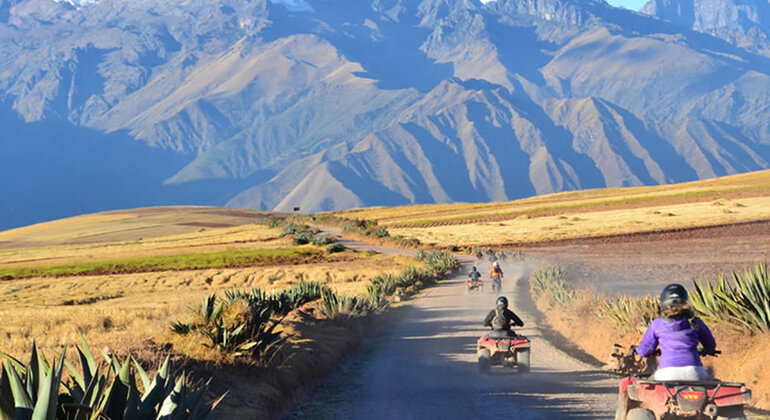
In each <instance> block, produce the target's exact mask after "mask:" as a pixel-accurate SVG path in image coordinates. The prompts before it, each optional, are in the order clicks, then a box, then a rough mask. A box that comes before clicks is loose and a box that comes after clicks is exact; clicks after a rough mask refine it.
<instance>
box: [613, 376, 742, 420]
mask: <svg viewBox="0 0 770 420" xmlns="http://www.w3.org/2000/svg"><path fill="white" fill-rule="evenodd" d="M619 401H620V404H619V406H618V410H617V412H616V413H615V420H668V419H698V420H706V419H710V420H745V419H746V416H745V415H744V414H743V407H744V406H745V405H746V404H748V402H749V401H751V390H749V389H747V388H746V386H745V385H744V384H742V383H735V382H721V381H718V380H710V381H665V382H663V381H655V380H651V379H644V378H641V377H635V376H630V377H627V378H624V379H623V380H622V381H620V388H619Z"/></svg>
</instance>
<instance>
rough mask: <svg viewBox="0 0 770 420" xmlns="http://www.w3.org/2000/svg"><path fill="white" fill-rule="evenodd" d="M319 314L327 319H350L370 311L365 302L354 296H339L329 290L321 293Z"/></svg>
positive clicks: (326, 289)
mask: <svg viewBox="0 0 770 420" xmlns="http://www.w3.org/2000/svg"><path fill="white" fill-rule="evenodd" d="M319 309H320V311H321V313H322V314H323V315H324V316H325V317H327V318H329V319H340V318H350V317H353V316H356V315H362V314H365V313H367V312H369V310H370V306H369V303H368V301H367V300H365V299H360V298H358V297H355V296H339V295H337V294H336V293H334V292H333V291H332V290H331V289H329V288H324V289H323V291H322V292H321V302H320V305H319Z"/></svg>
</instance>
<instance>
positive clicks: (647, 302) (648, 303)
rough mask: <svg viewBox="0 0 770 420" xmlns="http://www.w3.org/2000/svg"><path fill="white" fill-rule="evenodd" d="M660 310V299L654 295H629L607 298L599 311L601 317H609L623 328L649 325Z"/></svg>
mask: <svg viewBox="0 0 770 420" xmlns="http://www.w3.org/2000/svg"><path fill="white" fill-rule="evenodd" d="M659 312H660V304H659V302H658V299H656V298H653V297H652V296H645V297H639V298H637V297H629V296H625V295H623V296H619V297H617V298H614V299H607V300H605V301H604V303H603V304H602V305H601V306H600V308H599V310H598V311H597V316H598V317H599V318H608V319H611V320H613V321H615V324H616V325H617V326H619V327H623V328H635V327H646V326H649V325H650V323H651V322H652V320H653V319H655V317H657V316H658V313H659Z"/></svg>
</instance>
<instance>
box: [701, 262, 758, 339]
mask: <svg viewBox="0 0 770 420" xmlns="http://www.w3.org/2000/svg"><path fill="white" fill-rule="evenodd" d="M694 285H695V290H693V291H692V292H691V293H690V302H691V303H692V305H693V307H694V308H695V310H697V311H698V312H699V313H700V315H701V316H702V317H703V318H704V319H705V320H708V321H711V322H728V323H730V324H732V325H733V326H735V327H736V328H738V329H741V330H745V331H749V332H752V333H757V332H762V333H767V332H770V278H768V273H767V263H766V262H765V263H762V264H757V265H756V267H755V268H754V271H750V270H748V269H747V270H745V271H744V272H743V274H738V273H736V272H733V276H732V284H731V283H730V282H728V281H727V279H725V277H724V276H720V277H719V278H718V279H717V280H716V281H715V282H713V283H712V282H711V281H706V282H704V283H698V282H694Z"/></svg>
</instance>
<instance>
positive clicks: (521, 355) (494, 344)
mask: <svg viewBox="0 0 770 420" xmlns="http://www.w3.org/2000/svg"><path fill="white" fill-rule="evenodd" d="M529 347H530V342H529V339H528V338H527V337H524V336H523V335H516V336H513V337H491V336H490V335H489V334H484V335H482V336H481V338H479V340H478V341H477V342H476V354H477V355H478V360H479V371H480V372H481V373H489V371H490V368H491V367H492V366H505V367H517V368H518V370H519V372H529Z"/></svg>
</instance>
